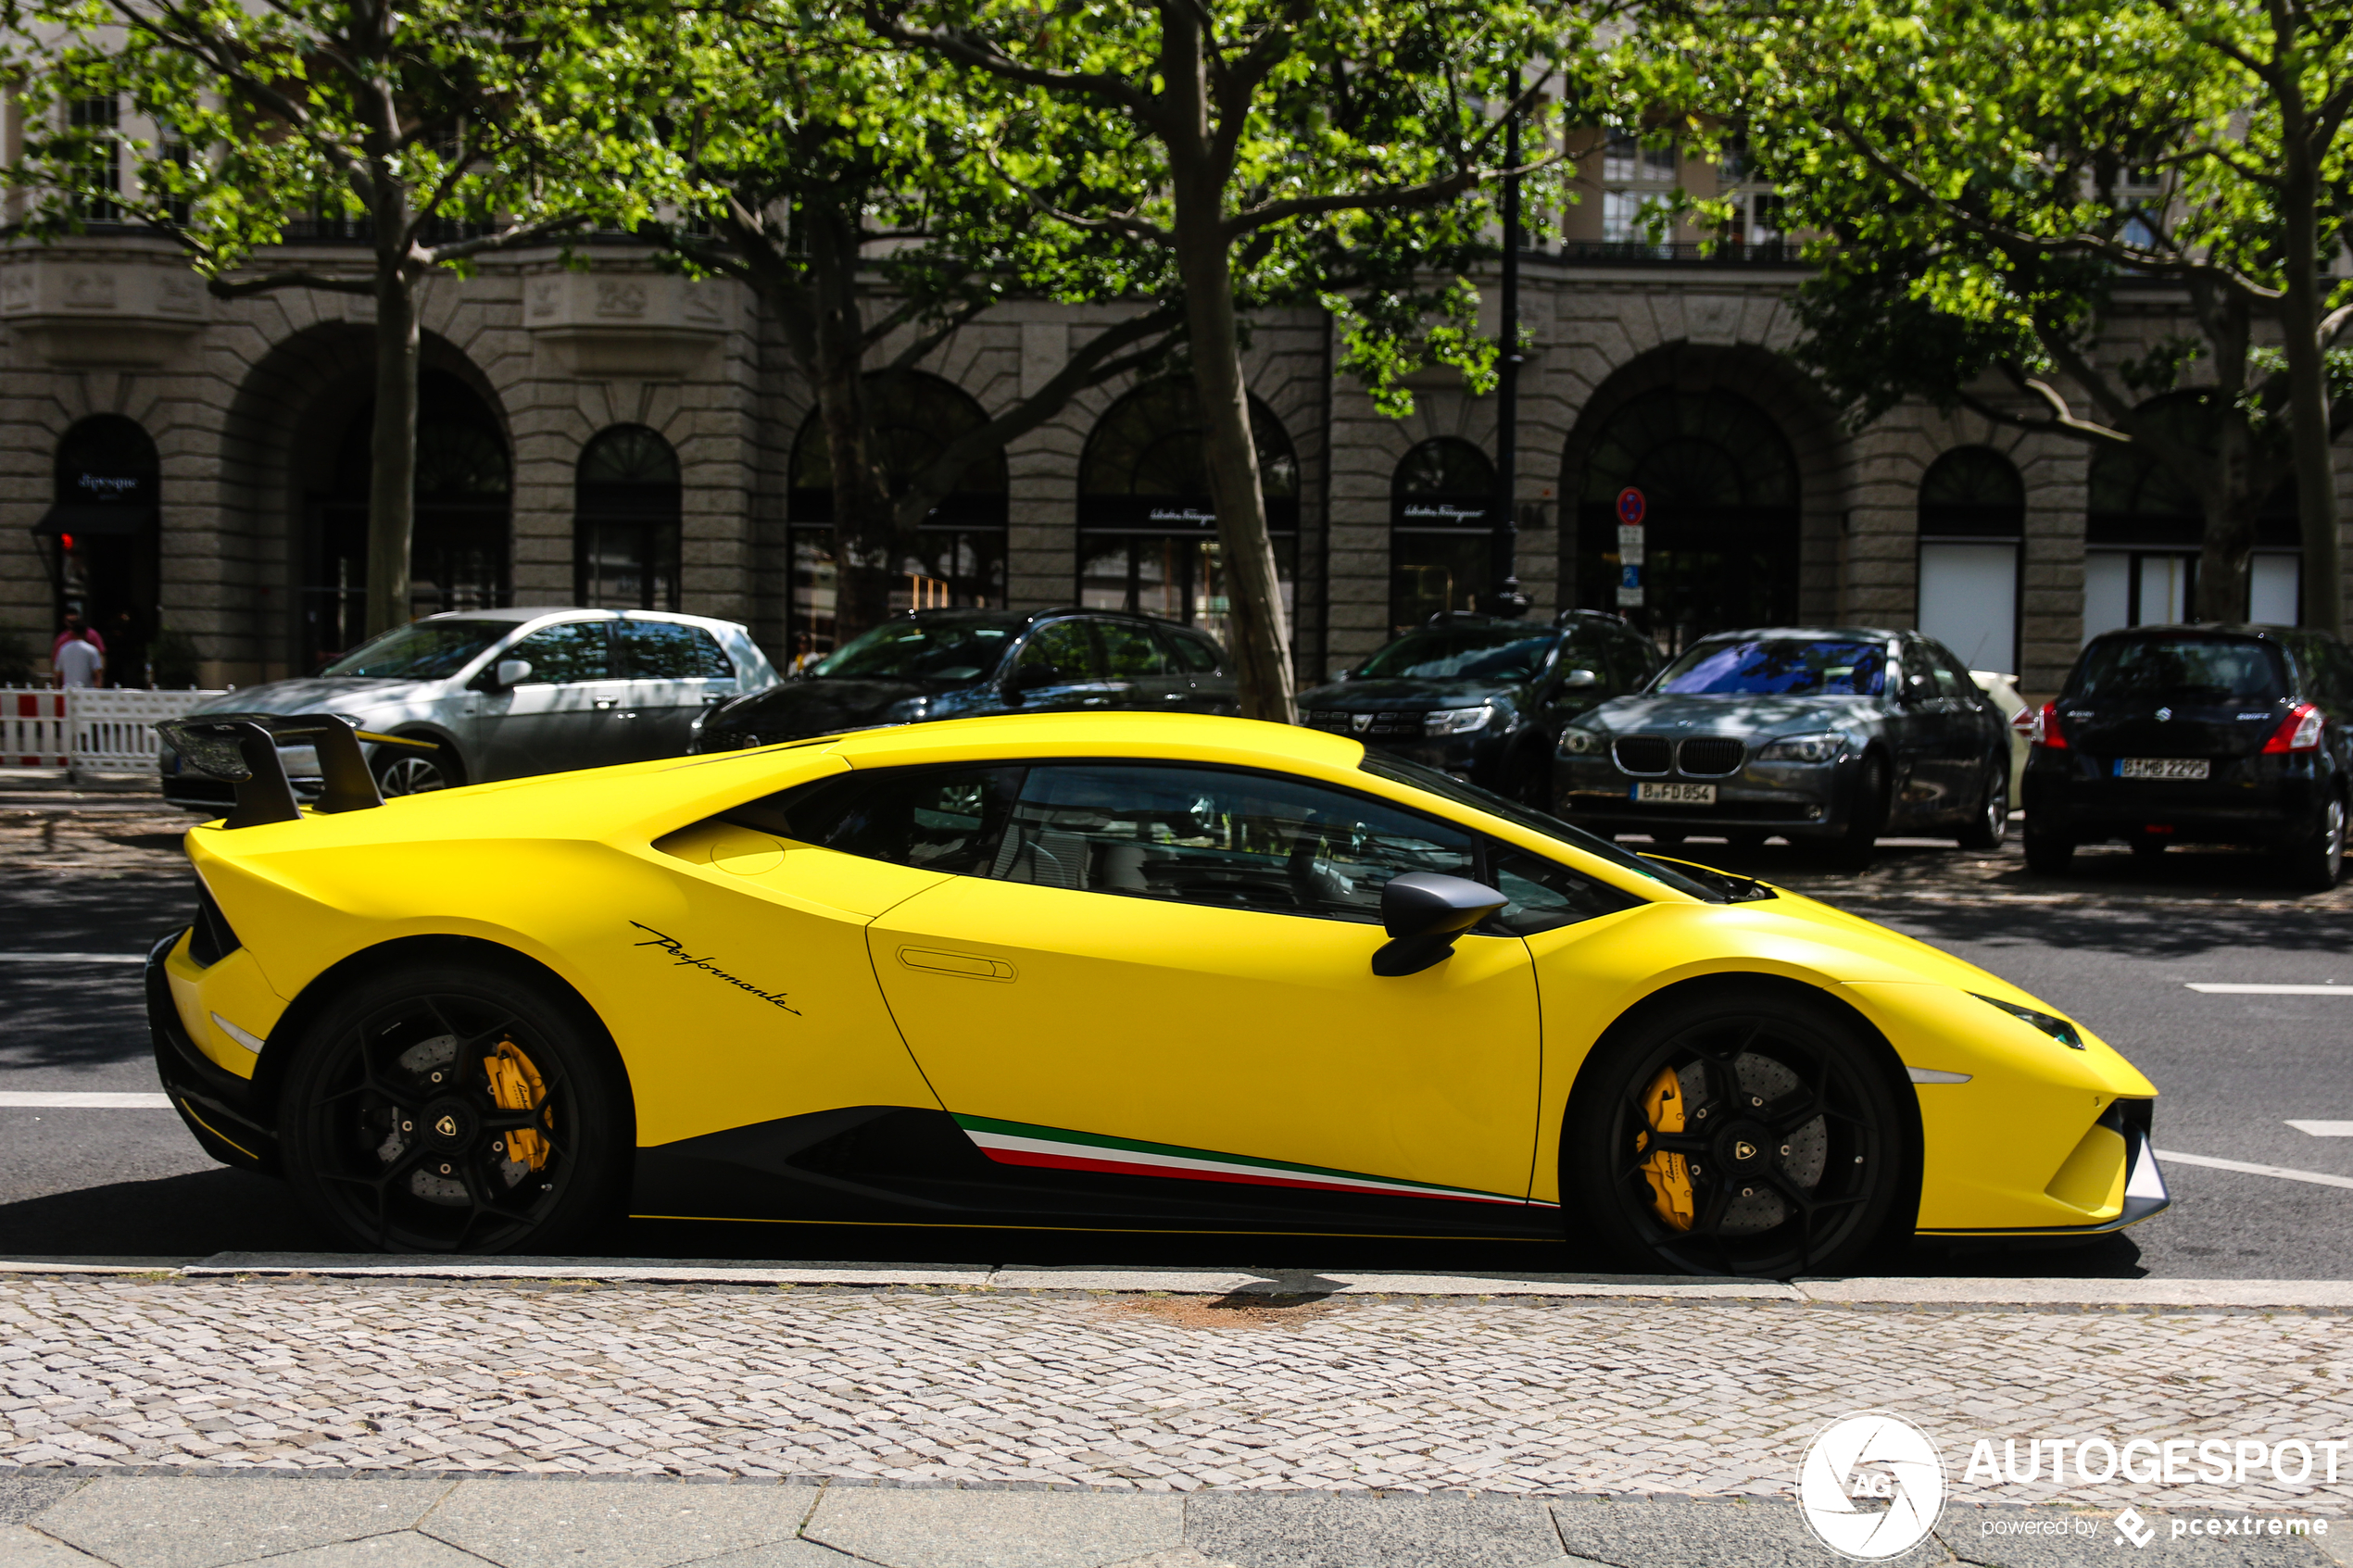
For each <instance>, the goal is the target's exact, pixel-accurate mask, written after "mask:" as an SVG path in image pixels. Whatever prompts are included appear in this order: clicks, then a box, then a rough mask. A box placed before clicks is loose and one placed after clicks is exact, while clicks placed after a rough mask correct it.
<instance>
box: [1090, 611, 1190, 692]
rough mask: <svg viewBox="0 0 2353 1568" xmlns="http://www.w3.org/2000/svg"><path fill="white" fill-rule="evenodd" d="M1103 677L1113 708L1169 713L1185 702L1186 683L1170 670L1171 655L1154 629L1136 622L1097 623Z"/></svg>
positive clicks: (1096, 634) (1107, 621) (1095, 625)
mask: <svg viewBox="0 0 2353 1568" xmlns="http://www.w3.org/2000/svg"><path fill="white" fill-rule="evenodd" d="M1094 628H1095V636H1096V638H1097V639H1098V642H1099V644H1100V646H1101V648H1102V656H1103V677H1104V679H1105V680H1106V681H1107V682H1108V683H1109V684H1110V685H1111V688H1112V691H1111V697H1112V700H1111V706H1112V707H1114V708H1143V709H1167V708H1173V707H1175V706H1176V705H1178V704H1180V703H1182V702H1183V701H1184V700H1185V682H1184V678H1183V677H1182V676H1178V675H1173V674H1171V673H1170V672H1169V669H1168V655H1167V652H1166V651H1165V650H1164V648H1162V646H1161V645H1160V639H1159V638H1158V637H1155V636H1153V635H1152V629H1151V627H1149V626H1147V625H1144V624H1143V623H1142V622H1141V621H1112V620H1108V619H1106V620H1101V621H1095V622H1094Z"/></svg>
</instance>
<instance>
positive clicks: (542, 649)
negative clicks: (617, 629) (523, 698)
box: [500, 621, 613, 686]
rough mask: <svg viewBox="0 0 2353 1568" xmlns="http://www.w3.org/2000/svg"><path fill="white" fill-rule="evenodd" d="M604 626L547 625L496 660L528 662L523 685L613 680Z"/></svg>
mask: <svg viewBox="0 0 2353 1568" xmlns="http://www.w3.org/2000/svg"><path fill="white" fill-rule="evenodd" d="M606 624H607V623H606V622H604V621H567V622H566V623H565V624H563V625H561V626H549V627H547V628H546V629H544V630H542V631H537V632H534V633H532V634H531V635H530V636H528V637H525V638H524V639H523V640H522V642H520V643H517V644H516V645H515V646H513V647H510V648H509V649H508V650H507V651H506V653H505V654H503V655H502V656H500V657H501V658H503V659H529V660H531V673H530V674H529V675H528V676H526V677H524V679H523V684H525V685H527V686H561V685H569V684H572V683H573V682H575V681H610V680H611V679H612V678H613V672H612V640H611V638H610V637H609V636H608V635H607V634H606V631H605V627H606Z"/></svg>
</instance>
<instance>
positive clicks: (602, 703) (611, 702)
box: [588, 696, 621, 713]
mask: <svg viewBox="0 0 2353 1568" xmlns="http://www.w3.org/2000/svg"><path fill="white" fill-rule="evenodd" d="M588 706H589V707H591V708H593V709H596V710H597V711H598V712H599V713H602V712H604V711H605V710H606V709H609V708H618V707H620V706H621V699H620V698H619V697H617V696H600V697H598V698H597V699H596V700H595V701H594V702H591V703H590V704H589V705H588Z"/></svg>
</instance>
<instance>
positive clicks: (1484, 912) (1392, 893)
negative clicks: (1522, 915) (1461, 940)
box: [1373, 872, 1509, 980]
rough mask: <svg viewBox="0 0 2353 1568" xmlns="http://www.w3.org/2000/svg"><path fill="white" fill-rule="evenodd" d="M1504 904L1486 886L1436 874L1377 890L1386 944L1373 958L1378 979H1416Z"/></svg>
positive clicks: (1394, 880)
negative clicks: (1458, 938)
mask: <svg viewBox="0 0 2353 1568" xmlns="http://www.w3.org/2000/svg"><path fill="white" fill-rule="evenodd" d="M1507 902H1509V900H1508V899H1506V898H1505V897H1504V896H1503V895H1502V894H1501V893H1498V892H1496V891H1495V890H1494V889H1493V888H1491V887H1487V886H1484V885H1482V884H1478V883H1476V882H1472V881H1470V880H1469V879H1467V878H1466V877H1459V876H1441V875H1440V874H1439V873H1438V872H1405V873H1404V874H1403V876H1393V877H1390V879H1389V883H1388V885H1386V886H1384V887H1383V888H1382V889H1381V890H1380V918H1381V924H1382V925H1383V926H1384V927H1386V928H1387V929H1388V931H1389V940H1388V941H1387V942H1385V943H1383V944H1382V945H1381V947H1380V948H1379V949H1378V951H1376V952H1375V953H1374V954H1373V972H1374V973H1375V974H1378V975H1380V976H1381V977H1382V978H1383V979H1390V980H1393V979H1396V978H1397V977H1398V976H1400V975H1405V974H1419V973H1420V972H1422V971H1423V970H1426V969H1428V968H1429V967H1430V966H1431V965H1432V964H1434V963H1437V962H1438V961H1439V960H1441V959H1443V958H1445V957H1446V955H1447V954H1449V953H1451V952H1453V950H1454V939H1455V938H1456V937H1458V936H1460V935H1462V934H1463V933H1464V932H1466V931H1468V930H1469V929H1470V928H1471V927H1472V926H1474V925H1477V924H1478V922H1480V921H1483V920H1485V919H1486V918H1487V917H1488V916H1489V915H1491V914H1493V913H1494V912H1495V911H1496V910H1497V909H1502V908H1503V907H1504V904H1506V903H1507Z"/></svg>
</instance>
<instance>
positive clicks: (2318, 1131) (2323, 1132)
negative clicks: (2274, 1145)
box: [2288, 1122, 2353, 1138]
mask: <svg viewBox="0 0 2353 1568" xmlns="http://www.w3.org/2000/svg"><path fill="white" fill-rule="evenodd" d="M2288 1125H2289V1126H2291V1127H2293V1128H2295V1129H2296V1131H2297V1132H2299V1133H2309V1134H2311V1135H2313V1136H2314V1137H2316V1138H2353V1122H2290V1123H2288Z"/></svg>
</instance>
